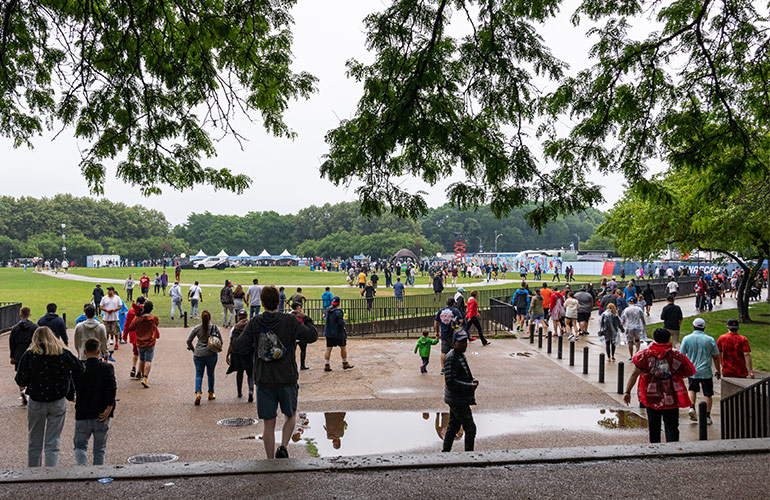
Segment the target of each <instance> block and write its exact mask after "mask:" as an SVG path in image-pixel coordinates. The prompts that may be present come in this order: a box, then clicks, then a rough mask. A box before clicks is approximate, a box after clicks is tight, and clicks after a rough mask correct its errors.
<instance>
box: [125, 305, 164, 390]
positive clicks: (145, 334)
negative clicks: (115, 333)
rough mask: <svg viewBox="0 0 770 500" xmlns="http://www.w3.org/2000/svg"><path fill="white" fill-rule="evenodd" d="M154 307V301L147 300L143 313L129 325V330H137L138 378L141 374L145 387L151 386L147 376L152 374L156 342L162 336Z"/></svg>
mask: <svg viewBox="0 0 770 500" xmlns="http://www.w3.org/2000/svg"><path fill="white" fill-rule="evenodd" d="M153 309H154V305H153V303H152V301H150V300H148V301H145V303H144V306H142V311H141V315H139V316H136V317H135V318H134V319H133V320H132V321H131V325H129V327H128V329H129V330H134V331H135V332H136V349H137V351H138V352H139V368H138V370H137V378H138V376H139V375H141V380H142V386H143V387H144V388H145V389H148V388H149V387H150V383H149V382H148V380H147V378H148V377H149V376H150V369H151V368H152V360H153V358H154V357H155V342H156V340H157V338H158V337H160V332H158V324H159V323H160V320H159V319H158V317H157V316H155V315H154V314H152V310H153Z"/></svg>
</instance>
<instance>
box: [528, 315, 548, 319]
mask: <svg viewBox="0 0 770 500" xmlns="http://www.w3.org/2000/svg"><path fill="white" fill-rule="evenodd" d="M529 319H531V320H538V319H539V320H544V319H545V314H533V315H532V316H530V318H529Z"/></svg>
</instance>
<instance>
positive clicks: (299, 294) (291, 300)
mask: <svg viewBox="0 0 770 500" xmlns="http://www.w3.org/2000/svg"><path fill="white" fill-rule="evenodd" d="M306 300H307V297H305V296H304V295H303V294H302V288H300V287H297V291H296V293H294V294H293V295H292V296H291V297H289V304H293V303H295V302H299V303H300V304H301V305H302V307H305V301H306Z"/></svg>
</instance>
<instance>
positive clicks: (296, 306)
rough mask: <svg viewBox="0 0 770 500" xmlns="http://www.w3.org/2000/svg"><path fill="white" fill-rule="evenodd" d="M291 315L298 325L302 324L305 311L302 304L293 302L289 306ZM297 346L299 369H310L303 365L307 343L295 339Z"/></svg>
mask: <svg viewBox="0 0 770 500" xmlns="http://www.w3.org/2000/svg"><path fill="white" fill-rule="evenodd" d="M291 314H292V315H294V316H296V317H297V319H298V320H299V321H300V323H304V320H303V319H302V318H303V317H304V316H303V315H304V314H305V311H303V310H302V304H300V303H299V302H295V303H293V304H292V305H291ZM297 345H298V346H299V369H300V370H309V369H310V367H309V366H307V365H306V364H305V360H306V359H307V342H305V341H304V340H302V339H297Z"/></svg>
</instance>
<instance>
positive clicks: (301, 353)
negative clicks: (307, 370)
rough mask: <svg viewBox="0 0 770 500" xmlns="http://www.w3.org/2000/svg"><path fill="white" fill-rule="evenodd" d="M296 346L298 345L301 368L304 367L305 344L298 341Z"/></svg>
mask: <svg viewBox="0 0 770 500" xmlns="http://www.w3.org/2000/svg"><path fill="white" fill-rule="evenodd" d="M297 345H299V366H300V367H303V366H305V357H306V356H307V342H303V341H301V340H300V341H299V342H297Z"/></svg>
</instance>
